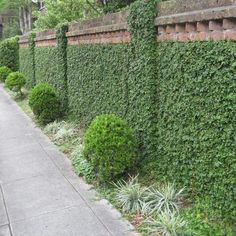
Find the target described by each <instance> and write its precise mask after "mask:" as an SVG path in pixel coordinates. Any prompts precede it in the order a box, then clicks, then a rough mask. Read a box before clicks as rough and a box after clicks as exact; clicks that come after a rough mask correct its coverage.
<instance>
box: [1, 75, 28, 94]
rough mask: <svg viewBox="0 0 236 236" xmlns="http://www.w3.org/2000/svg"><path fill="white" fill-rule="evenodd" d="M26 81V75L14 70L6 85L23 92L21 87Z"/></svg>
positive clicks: (15, 90)
mask: <svg viewBox="0 0 236 236" xmlns="http://www.w3.org/2000/svg"><path fill="white" fill-rule="evenodd" d="M25 83H26V78H25V75H24V74H22V73H20V72H12V73H10V74H9V75H8V76H7V79H6V81H5V84H6V87H7V88H9V89H10V90H12V91H14V92H20V93H22V91H21V89H22V87H23V86H24V85H25Z"/></svg>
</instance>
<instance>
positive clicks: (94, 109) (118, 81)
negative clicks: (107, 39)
mask: <svg viewBox="0 0 236 236" xmlns="http://www.w3.org/2000/svg"><path fill="white" fill-rule="evenodd" d="M130 56H131V54H130V50H129V46H128V45H115V46H113V45H105V46H103V45H81V46H79V47H78V46H68V51H67V62H68V63H67V64H68V68H67V80H68V96H69V99H68V100H69V110H70V112H71V113H73V114H74V115H76V116H77V118H78V120H80V122H81V123H83V124H85V125H88V124H89V123H90V122H91V121H92V120H93V119H94V118H95V117H96V116H97V115H101V114H104V113H114V114H117V115H118V116H120V117H125V116H126V113H127V110H128V106H129V101H128V71H129V63H130V61H129V60H130V58H131V57H130Z"/></svg>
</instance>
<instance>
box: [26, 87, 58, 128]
mask: <svg viewBox="0 0 236 236" xmlns="http://www.w3.org/2000/svg"><path fill="white" fill-rule="evenodd" d="M29 106H30V107H31V109H32V111H33V113H34V114H35V116H36V117H37V119H38V120H39V122H40V124H42V125H46V124H48V123H50V122H52V121H54V120H56V119H57V118H59V117H60V116H61V110H60V100H59V96H58V95H57V93H56V92H55V90H54V89H53V88H52V87H51V86H50V85H48V84H38V85H36V86H35V87H34V88H33V89H32V90H31V91H30V93H29Z"/></svg>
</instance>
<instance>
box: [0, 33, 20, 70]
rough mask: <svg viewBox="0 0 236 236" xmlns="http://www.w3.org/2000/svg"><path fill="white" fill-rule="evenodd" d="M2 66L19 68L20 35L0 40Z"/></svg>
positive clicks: (0, 63)
mask: <svg viewBox="0 0 236 236" xmlns="http://www.w3.org/2000/svg"><path fill="white" fill-rule="evenodd" d="M0 66H7V67H9V68H10V69H11V70H12V71H17V70H18V69H19V44H18V37H14V38H9V39H5V40H3V41H1V42H0Z"/></svg>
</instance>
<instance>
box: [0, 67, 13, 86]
mask: <svg viewBox="0 0 236 236" xmlns="http://www.w3.org/2000/svg"><path fill="white" fill-rule="evenodd" d="M10 73H12V70H11V69H9V68H8V67H7V66H2V67H0V81H2V82H5V80H6V79H7V76H8V75H9V74H10Z"/></svg>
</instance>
